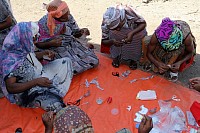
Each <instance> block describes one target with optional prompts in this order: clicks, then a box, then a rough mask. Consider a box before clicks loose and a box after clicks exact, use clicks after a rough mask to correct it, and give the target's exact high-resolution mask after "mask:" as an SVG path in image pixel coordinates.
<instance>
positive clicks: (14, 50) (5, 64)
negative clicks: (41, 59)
mask: <svg viewBox="0 0 200 133" xmlns="http://www.w3.org/2000/svg"><path fill="white" fill-rule="evenodd" d="M38 31H39V28H38V27H37V25H36V24H33V26H32V22H20V23H17V24H16V25H15V26H14V27H13V28H12V30H11V31H10V32H9V34H8V35H7V36H6V38H5V40H4V43H3V47H2V52H1V56H2V58H1V63H2V70H3V76H4V77H5V76H6V75H8V74H9V73H10V72H11V71H13V70H14V69H16V68H17V67H18V66H19V65H20V64H21V63H23V61H24V59H25V58H26V56H27V54H29V53H31V52H34V44H33V37H34V36H35V35H36V34H37V33H38Z"/></svg>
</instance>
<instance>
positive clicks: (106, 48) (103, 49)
mask: <svg viewBox="0 0 200 133" xmlns="http://www.w3.org/2000/svg"><path fill="white" fill-rule="evenodd" d="M101 53H106V54H110V46H107V45H105V44H103V43H101Z"/></svg>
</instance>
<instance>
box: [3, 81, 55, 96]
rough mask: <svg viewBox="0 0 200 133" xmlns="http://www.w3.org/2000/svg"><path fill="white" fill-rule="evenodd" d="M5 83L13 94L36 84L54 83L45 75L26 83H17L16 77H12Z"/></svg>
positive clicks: (49, 84) (47, 84) (46, 84)
mask: <svg viewBox="0 0 200 133" xmlns="http://www.w3.org/2000/svg"><path fill="white" fill-rule="evenodd" d="M5 83H6V88H7V90H8V92H9V93H11V94H15V93H21V92H24V91H26V90H29V89H31V88H33V87H35V86H41V87H49V86H51V84H52V82H51V81H50V80H49V79H48V78H45V77H41V78H36V79H33V80H31V81H28V82H25V83H17V79H16V77H10V78H8V79H6V80H5Z"/></svg>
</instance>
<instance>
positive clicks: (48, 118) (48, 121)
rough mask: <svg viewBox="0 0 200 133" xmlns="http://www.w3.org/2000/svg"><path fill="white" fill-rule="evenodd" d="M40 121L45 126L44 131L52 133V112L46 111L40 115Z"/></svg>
mask: <svg viewBox="0 0 200 133" xmlns="http://www.w3.org/2000/svg"><path fill="white" fill-rule="evenodd" d="M42 122H43V124H44V126H45V133H52V130H53V112H52V111H50V112H46V113H44V114H43V115H42Z"/></svg>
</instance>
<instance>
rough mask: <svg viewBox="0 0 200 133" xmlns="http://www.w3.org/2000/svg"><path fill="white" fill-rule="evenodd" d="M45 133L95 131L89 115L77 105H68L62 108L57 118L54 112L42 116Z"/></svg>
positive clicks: (91, 132) (90, 132)
mask: <svg viewBox="0 0 200 133" xmlns="http://www.w3.org/2000/svg"><path fill="white" fill-rule="evenodd" d="M42 120H43V123H44V125H45V133H52V131H53V128H54V132H55V133H93V132H94V130H93V127H92V122H91V120H90V118H89V117H88V115H87V114H86V113H85V112H84V111H83V110H81V109H80V108H79V107H77V106H67V107H65V108H63V109H62V110H60V111H59V112H58V113H57V114H56V116H55V118H53V112H47V113H45V114H43V116H42Z"/></svg>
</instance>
